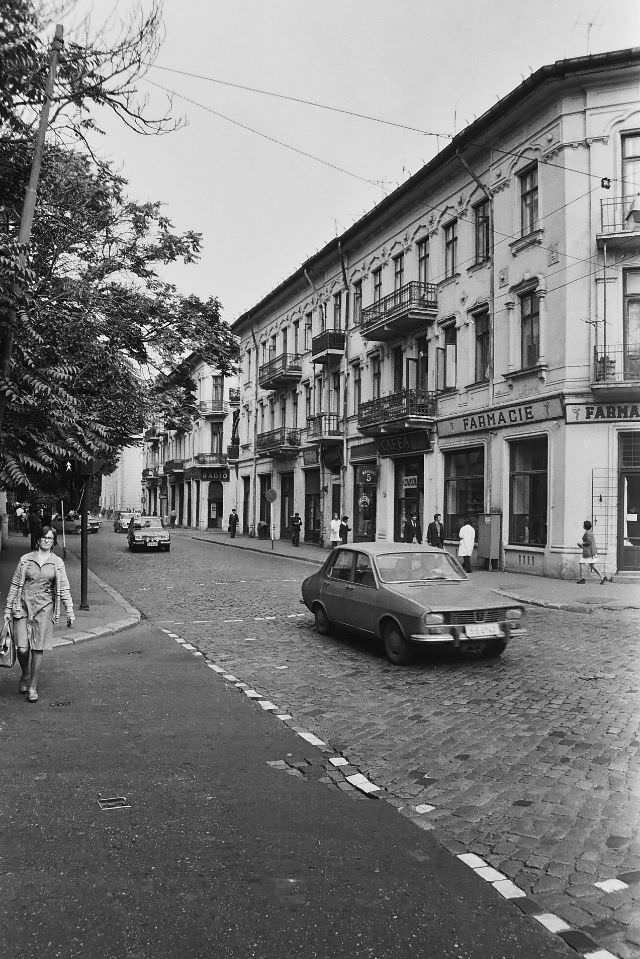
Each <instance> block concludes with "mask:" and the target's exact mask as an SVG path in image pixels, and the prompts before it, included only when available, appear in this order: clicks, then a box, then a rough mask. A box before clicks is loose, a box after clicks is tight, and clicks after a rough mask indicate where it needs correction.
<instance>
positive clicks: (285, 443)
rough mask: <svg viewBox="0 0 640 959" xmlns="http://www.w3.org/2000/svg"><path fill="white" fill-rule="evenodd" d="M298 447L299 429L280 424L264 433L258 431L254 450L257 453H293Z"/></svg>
mask: <svg viewBox="0 0 640 959" xmlns="http://www.w3.org/2000/svg"><path fill="white" fill-rule="evenodd" d="M299 447H300V430H298V429H291V428H290V427H288V426H280V427H278V429H275V430H268V431H267V432H266V433H258V436H257V440H256V451H257V452H258V453H273V452H282V453H291V454H293V453H295V452H297V450H298V449H299Z"/></svg>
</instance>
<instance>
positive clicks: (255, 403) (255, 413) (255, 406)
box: [249, 323, 260, 536]
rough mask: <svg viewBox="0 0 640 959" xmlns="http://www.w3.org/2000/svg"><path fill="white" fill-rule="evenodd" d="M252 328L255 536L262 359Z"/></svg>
mask: <svg viewBox="0 0 640 959" xmlns="http://www.w3.org/2000/svg"><path fill="white" fill-rule="evenodd" d="M249 329H250V330H251V339H252V340H253V345H254V346H255V348H256V369H255V387H254V391H253V482H252V484H251V485H252V487H253V498H252V507H253V524H252V525H253V535H254V536H255V535H256V533H257V532H258V524H257V522H256V503H257V500H256V484H257V482H258V450H257V443H258V361H259V359H260V353H259V350H258V341H257V339H256V334H255V330H254V329H253V323H252V324H251V326H250V327H249Z"/></svg>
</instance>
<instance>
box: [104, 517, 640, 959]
mask: <svg viewBox="0 0 640 959" xmlns="http://www.w3.org/2000/svg"><path fill="white" fill-rule="evenodd" d="M90 549H91V559H90V564H91V567H92V569H94V571H95V572H96V573H98V575H99V576H101V577H102V578H103V579H105V580H106V581H107V582H109V583H110V584H111V585H112V586H114V587H115V588H116V589H118V590H119V591H120V592H121V593H123V595H124V596H125V597H126V598H127V599H128V600H129V601H130V602H132V603H133V604H134V605H135V606H137V607H138V608H139V609H141V610H142V612H143V613H144V614H145V615H146V616H147V617H148V618H149V619H150V620H151V621H152V622H153V623H154V624H156V625H158V626H160V627H162V628H164V629H167V630H170V631H174V632H177V633H179V634H180V635H181V636H183V637H184V638H185V639H186V640H187V641H188V642H189V643H192V644H194V645H195V646H196V647H197V649H199V650H201V651H202V652H203V653H205V654H206V655H207V656H208V657H210V658H211V659H212V660H214V661H215V662H217V663H219V664H221V666H223V667H224V668H226V669H227V670H228V671H229V672H231V673H232V674H233V675H235V676H236V677H238V679H239V680H241V681H244V682H246V683H248V684H250V685H251V686H253V687H254V688H256V689H257V690H259V691H260V692H261V693H262V694H263V695H265V696H267V697H268V698H269V699H270V700H272V701H273V702H274V703H277V704H278V707H279V708H280V709H284V710H286V711H287V712H288V713H291V714H292V715H293V716H294V718H295V720H296V721H298V722H299V723H300V724H301V725H302V726H304V727H305V728H306V729H308V730H310V731H311V732H313V733H315V734H316V735H318V736H319V737H320V738H321V739H322V740H323V741H325V742H326V743H329V744H330V745H331V747H332V748H333V749H334V750H335V751H337V752H342V753H343V754H344V756H346V757H348V759H349V761H350V762H351V763H352V764H353V765H354V766H356V767H357V768H358V769H359V770H361V771H362V772H363V773H364V774H365V775H366V776H367V777H369V779H370V780H372V781H373V782H375V783H376V784H378V785H379V786H380V787H382V790H383V794H384V797H385V798H386V799H387V800H388V802H389V803H390V804H392V805H396V806H404V807H406V806H408V805H409V804H413V805H414V806H415V805H421V804H422V805H425V806H432V807H433V809H431V810H430V811H429V812H428V813H427V814H426V815H425V816H424V817H422V818H421V826H422V828H423V829H426V830H427V831H430V832H431V833H432V835H433V836H434V837H435V838H436V839H437V840H438V842H439V843H440V844H442V846H443V847H444V848H446V849H447V850H449V851H450V852H453V853H455V854H461V853H475V854H477V855H479V856H481V857H482V858H483V859H484V860H485V861H487V862H489V863H490V864H491V866H493V867H495V868H496V869H498V870H499V871H500V872H502V873H503V874H505V875H507V876H509V877H510V878H511V879H512V880H513V881H514V882H515V883H516V884H517V885H518V886H519V887H520V888H522V889H524V890H525V891H526V892H527V894H528V895H530V896H531V897H533V898H534V899H535V901H536V902H537V903H539V904H540V905H542V906H543V907H544V909H545V910H548V911H549V912H552V913H555V914H556V915H559V916H561V917H562V918H563V919H564V920H566V921H567V922H568V923H570V924H571V925H572V926H574V927H577V928H579V929H581V930H584V932H585V933H586V934H588V935H590V936H592V937H593V938H594V940H595V941H596V942H598V944H602V945H604V946H606V947H607V948H609V949H611V950H612V951H613V952H614V953H615V954H617V955H619V956H621V957H622V959H631V957H638V956H640V909H639V908H638V899H639V898H640V865H639V863H640V836H639V829H638V826H639V823H640V796H639V793H638V784H639V782H640V769H639V766H640V763H639V758H638V745H639V741H640V735H639V728H638V727H639V724H640V720H639V713H638V709H637V704H638V692H639V691H640V675H639V666H638V657H637V635H638V625H639V622H638V618H639V617H638V613H637V611H636V612H634V611H626V612H621V613H611V612H608V613H606V614H599V613H597V612H596V613H592V614H591V615H590V616H581V615H580V614H576V613H575V612H572V613H568V612H562V611H552V610H543V609H535V608H532V609H531V610H530V612H529V615H528V628H529V635H528V637H527V638H526V640H523V641H521V642H518V643H515V642H514V643H512V644H511V645H510V647H509V648H508V650H507V652H506V654H505V655H504V656H503V657H502V659H501V660H499V661H497V662H487V661H482V660H477V659H475V658H468V659H461V658H457V657H454V656H453V655H451V654H447V655H444V656H443V655H441V656H439V657H434V656H433V654H431V655H424V656H422V657H421V658H420V659H419V660H418V662H417V663H416V664H415V665H412V666H411V667H408V668H402V669H398V668H396V667H392V666H391V665H389V664H388V663H387V661H386V660H385V658H384V656H383V653H382V650H381V649H380V648H379V647H378V646H377V645H376V644H374V643H371V642H369V641H367V640H363V639H360V638H356V637H353V636H348V635H344V634H342V635H339V636H328V637H322V636H319V635H317V634H316V633H315V631H314V630H313V628H312V625H311V617H310V615H309V614H308V613H307V612H306V611H305V610H304V607H302V606H301V605H300V603H299V596H300V582H301V580H302V579H303V578H304V576H305V575H308V573H309V569H310V568H309V566H308V565H307V564H303V563H299V562H296V561H295V560H286V559H281V558H277V557H271V556H269V557H264V556H261V555H256V554H253V553H248V552H242V551H240V550H234V549H230V548H228V547H225V546H224V545H218V544H212V543H206V542H201V541H198V540H196V539H194V538H193V536H192V535H191V534H190V533H189V532H188V531H176V532H175V533H174V536H173V545H172V552H171V553H170V554H159V555H156V554H151V555H142V554H135V555H131V554H130V553H129V552H128V550H127V549H126V542H125V538H124V536H117V535H115V534H113V533H111V532H110V531H109V530H108V529H103V531H102V532H101V534H100V535H99V536H98V537H92V538H91V541H90ZM612 880H616V881H617V882H616V885H617V886H618V887H619V888H616V889H613V890H611V891H609V888H608V887H605V888H604V889H603V888H600V887H598V886H596V885H595V884H596V883H598V882H610V881H612ZM620 883H623V884H624V885H623V886H622V887H620Z"/></svg>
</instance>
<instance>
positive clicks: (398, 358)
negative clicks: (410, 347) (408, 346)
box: [392, 346, 404, 393]
mask: <svg viewBox="0 0 640 959" xmlns="http://www.w3.org/2000/svg"><path fill="white" fill-rule="evenodd" d="M392 355H393V392H394V393H399V392H400V390H401V389H402V386H403V382H402V381H403V376H402V367H403V363H404V354H403V352H402V347H401V346H396V347H395V348H394V350H393V354H392Z"/></svg>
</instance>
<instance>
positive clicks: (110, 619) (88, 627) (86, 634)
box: [0, 534, 140, 647]
mask: <svg viewBox="0 0 640 959" xmlns="http://www.w3.org/2000/svg"><path fill="white" fill-rule="evenodd" d="M28 552H29V540H28V539H26V538H25V537H24V536H20V535H18V534H14V535H11V536H9V539H8V542H7V549H5V550H3V551H2V552H1V553H0V597H1V602H2V604H3V607H2V608H3V610H4V603H5V601H6V598H7V593H8V590H9V584H10V582H11V577H12V576H13V571H14V569H15V568H16V565H17V563H18V559H19V558H20V556H22V554H23V553H28ZM56 553H57V554H58V555H59V556H62V546H61V545H59V546H58V547H56ZM66 553H67V555H66V558H65V566H66V569H67V575H68V577H69V582H70V584H71V595H72V596H73V600H74V609H75V614H76V621H75V624H74V625H73V627H72V628H71V629H67V628H66V626H65V621H66V620H65V617H64V611H63V615H62V616H61V617H60V623H59V625H58V626H57V627H56V629H55V631H54V636H53V645H54V647H56V646H71V645H73V644H74V643H79V642H81V641H82V640H85V639H95V638H96V636H103V635H105V633H117V632H119V631H120V630H121V629H126V628H127V627H128V626H134V625H135V624H136V623H138V622H140V613H139V611H138V610H137V609H136V608H135V607H134V606H130V605H129V603H127V601H126V600H125V599H124V598H123V597H122V596H121V595H120V594H119V593H117V592H116V591H115V589H112V588H111V586H109V585H108V584H107V583H105V582H103V581H102V580H101V579H99V578H98V577H97V576H96V575H95V573H92V572H91V570H89V571H88V577H87V580H88V582H87V605H88V607H89V609H88V610H85V609H80V608H79V605H80V538H79V537H78V536H76V537H75V538H74V539H73V541H72V543H71V544H70V545H69V541H68V540H67V551H66Z"/></svg>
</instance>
